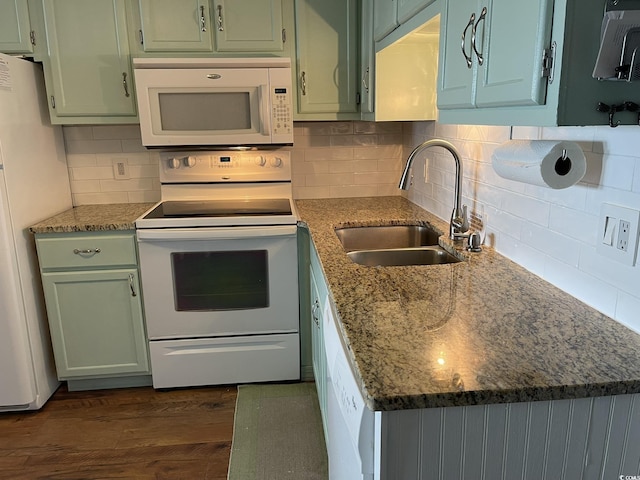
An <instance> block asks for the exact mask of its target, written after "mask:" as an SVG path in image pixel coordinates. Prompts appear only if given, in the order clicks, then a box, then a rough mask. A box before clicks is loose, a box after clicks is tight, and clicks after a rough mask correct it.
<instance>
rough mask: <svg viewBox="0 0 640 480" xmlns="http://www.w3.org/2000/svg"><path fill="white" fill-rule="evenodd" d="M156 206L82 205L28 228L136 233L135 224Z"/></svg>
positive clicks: (45, 231)
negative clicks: (128, 231) (134, 231)
mask: <svg viewBox="0 0 640 480" xmlns="http://www.w3.org/2000/svg"><path fill="white" fill-rule="evenodd" d="M153 205H155V204H154V203H113V204H107V205H80V206H78V207H73V208H71V209H69V210H66V211H64V212H62V213H60V214H58V215H55V216H53V217H50V218H47V219H46V220H43V221H41V222H39V223H36V224H35V225H32V226H31V227H29V230H30V231H31V233H71V232H100V231H106V230H135V228H136V226H135V221H136V219H137V218H138V217H139V216H140V215H142V214H143V213H144V212H146V211H147V210H149V209H150V208H151V207H152V206H153Z"/></svg>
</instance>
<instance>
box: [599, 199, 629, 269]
mask: <svg viewBox="0 0 640 480" xmlns="http://www.w3.org/2000/svg"><path fill="white" fill-rule="evenodd" d="M639 225H640V211H638V210H633V209H631V208H627V207H622V206H620V205H612V204H610V203H603V204H602V207H601V209H600V227H599V231H598V240H597V242H596V251H597V252H598V253H599V254H600V255H603V256H605V257H608V258H610V259H612V260H616V261H618V262H621V263H624V264H625V265H631V266H633V265H635V263H636V252H637V250H638V233H639Z"/></svg>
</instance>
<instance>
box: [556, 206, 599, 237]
mask: <svg viewBox="0 0 640 480" xmlns="http://www.w3.org/2000/svg"><path fill="white" fill-rule="evenodd" d="M598 213H599V212H598ZM549 229H550V230H551V231H554V232H558V233H561V234H563V235H567V236H570V237H573V238H577V239H578V240H580V241H582V242H584V243H587V244H589V245H595V242H596V237H597V236H598V217H597V216H596V215H594V214H593V213H587V212H585V211H584V210H574V209H572V208H566V207H562V206H556V205H554V206H553V208H551V212H550V214H549Z"/></svg>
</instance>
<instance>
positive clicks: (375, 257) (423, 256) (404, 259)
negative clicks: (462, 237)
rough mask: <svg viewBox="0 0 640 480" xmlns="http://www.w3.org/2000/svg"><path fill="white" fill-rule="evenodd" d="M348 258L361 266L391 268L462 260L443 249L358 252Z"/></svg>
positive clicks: (424, 248) (350, 253)
mask: <svg viewBox="0 0 640 480" xmlns="http://www.w3.org/2000/svg"><path fill="white" fill-rule="evenodd" d="M347 256H348V257H349V258H350V259H351V260H352V261H354V262H355V263H358V264H360V265H367V266H369V267H377V266H380V267H390V266H402V265H441V264H443V263H457V262H459V261H460V260H459V259H458V258H457V257H455V256H453V255H451V254H450V253H449V252H447V251H446V250H444V249H443V248H442V247H422V248H395V249H388V250H356V251H353V252H348V253H347Z"/></svg>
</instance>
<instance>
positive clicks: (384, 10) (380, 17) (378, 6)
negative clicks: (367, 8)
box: [373, 0, 398, 41]
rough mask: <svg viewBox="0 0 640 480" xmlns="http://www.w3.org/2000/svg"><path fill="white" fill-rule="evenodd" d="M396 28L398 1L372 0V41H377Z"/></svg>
mask: <svg viewBox="0 0 640 480" xmlns="http://www.w3.org/2000/svg"><path fill="white" fill-rule="evenodd" d="M397 26H398V0H373V39H374V40H376V41H378V40H380V39H382V38H384V37H385V36H386V35H387V34H389V33H390V32H392V31H393V30H394V29H395V28H396V27H397Z"/></svg>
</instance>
